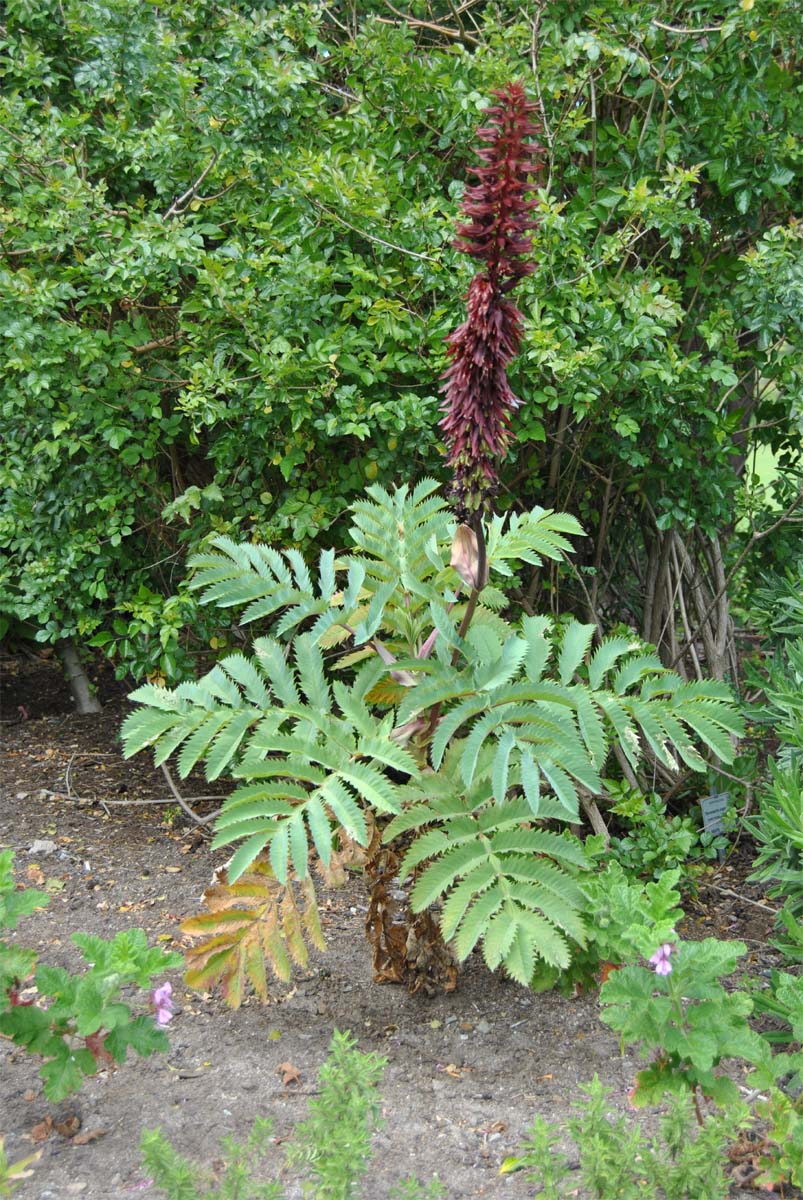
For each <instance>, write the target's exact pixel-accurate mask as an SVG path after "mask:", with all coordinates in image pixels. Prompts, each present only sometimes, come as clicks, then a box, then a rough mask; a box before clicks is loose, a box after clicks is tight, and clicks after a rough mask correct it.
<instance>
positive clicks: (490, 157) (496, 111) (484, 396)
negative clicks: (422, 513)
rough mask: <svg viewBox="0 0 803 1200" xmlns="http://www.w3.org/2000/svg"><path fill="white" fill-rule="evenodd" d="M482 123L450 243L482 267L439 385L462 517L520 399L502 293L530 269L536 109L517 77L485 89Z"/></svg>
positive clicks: (483, 482) (490, 473) (488, 488)
mask: <svg viewBox="0 0 803 1200" xmlns="http://www.w3.org/2000/svg"><path fill="white" fill-rule="evenodd" d="M493 94H494V96H496V98H497V100H498V101H499V103H498V104H494V105H493V106H492V107H491V108H489V109H486V111H485V116H486V117H487V119H488V123H487V125H486V126H483V128H481V129H479V130H478V131H477V136H478V138H479V139H480V140H481V141H483V142H486V143H487V145H485V146H481V147H479V148H477V151H476V153H477V157H478V158H479V159H480V163H481V164H482V165H480V166H478V167H472V168H470V170H471V171H472V174H474V175H476V176H477V178H478V179H479V183H477V184H472V185H471V186H469V187H467V188H466V192H465V198H464V200H463V204H462V209H461V211H462V213H463V215H464V216H465V217H467V218H468V221H467V222H466V223H465V224H462V225H459V226H458V229H457V235H458V236H457V238H456V239H455V242H454V245H455V247H456V248H457V249H458V250H462V251H463V253H465V254H470V255H471V256H472V258H476V259H479V261H480V262H482V263H484V264H485V266H484V268H483V269H482V270H481V271H479V272H478V274H477V275H475V276H474V278H473V279H472V281H471V284H470V285H469V289H468V296H467V298H466V299H467V309H468V312H467V317H466V320H465V321H464V323H463V324H462V325H460V326H459V328H457V329H456V330H455V331H454V333H452V334H450V335H449V337H448V338H447V339H446V341H447V345H448V348H449V356H450V358H451V359H452V362H451V365H450V366H449V367H448V369H447V370H446V371H445V372H444V375H443V378H444V379H445V380H446V383H445V385H444V386H443V388H442V391H443V392H444V394H445V396H446V399H445V401H444V404H443V410H444V412H445V414H446V415H445V416H444V418H443V420H442V421H441V422H440V425H441V428H442V429H443V431H444V434H445V437H446V441H447V442H448V444H449V463H450V465H451V467H452V469H453V471H454V483H453V495H454V501H455V509H456V511H457V514H458V517H459V518H460V520H461V521H468V520H469V518H470V515H471V514H473V513H476V512H478V511H479V510H481V509H482V507H483V504H484V501H485V500H486V498H488V497H489V496H491V495H492V494H493V492H494V490H495V486H496V480H497V473H496V460H498V459H500V458H502V457H503V455H504V454H505V452H506V450H507V447H508V443H509V440H510V414H511V412H512V411H513V410H514V409H515V408H516V407H517V406H518V403H519V401H518V400H517V398H516V396H515V395H514V394H513V391H512V390H511V387H510V384H509V383H508V380H507V374H506V368H507V364H508V363H509V362H510V361H511V359H512V358H514V357H515V355H516V353H517V352H518V349H519V345H520V342H521V326H522V315H521V313H520V312H519V310H518V309H517V308H516V306H515V304H513V303H512V302H511V301H510V300H507V299H505V294H506V293H507V292H509V291H510V290H511V288H514V287H515V286H516V284H517V283H518V282H519V280H520V279H522V278H523V277H524V276H525V275H529V274H531V272H532V271H534V270H535V264H534V263H533V261H532V259H531V257H530V255H531V254H532V243H531V240H530V230H532V229H533V228H534V227H535V224H536V222H535V221H534V220H533V218H532V211H533V208H534V201H532V200H530V199H528V197H527V193H528V191H529V189H530V183H529V176H530V175H531V174H533V172H534V171H535V169H536V168H535V163H534V161H533V156H534V155H535V154H536V153H538V152H539V151H540V149H541V147H540V146H538V145H536V144H535V143H534V142H531V141H529V140H528V139H530V138H532V137H533V135H534V134H535V133H537V127H536V126H535V125H534V124H533V122H532V121H531V120H530V114H531V113H532V112H533V111H534V110H535V105H534V104H531V103H530V102H529V101H528V100H527V97H526V94H525V91H524V88H523V87H522V85H521V84H520V83H511V84H508V86H507V87H506V88H502V89H500V90H499V91H496V92H494V93H493Z"/></svg>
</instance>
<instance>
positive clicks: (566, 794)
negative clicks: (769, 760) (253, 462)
mask: <svg viewBox="0 0 803 1200" xmlns="http://www.w3.org/2000/svg"><path fill="white" fill-rule="evenodd" d="M353 516H354V526H353V529H352V543H353V545H354V550H353V551H349V552H347V553H345V554H343V555H342V556H340V557H338V558H336V557H335V555H334V553H333V552H332V551H323V552H322V553H321V555H320V558H319V561H318V566H317V571H316V572H314V573H313V572H312V571H310V569H309V568H308V566H307V564H306V563H305V561H304V559H303V557H302V556H301V554H300V553H299V552H298V551H296V550H289V551H286V552H285V553H284V554H282V553H280V552H279V551H277V550H275V549H273V548H271V547H268V546H260V545H254V544H250V543H246V544H237V543H234V542H233V541H231V540H230V539H218V540H217V541H216V542H215V544H214V546H213V547H211V548H210V550H209V551H207V552H206V553H205V554H203V555H200V556H197V557H196V558H195V559H194V565H195V568H196V571H197V575H196V576H195V578H194V579H193V581H192V586H193V588H195V589H198V590H200V591H201V598H202V601H203V602H204V603H207V604H215V605H217V606H220V607H223V608H229V607H237V608H242V609H244V619H245V620H246V621H248V620H257V619H258V620H260V621H262V622H264V621H267V620H268V619H270V620H271V622H272V625H271V627H270V633H271V636H261V637H257V638H256V639H255V641H254V643H253V653H252V654H250V655H245V654H236V655H229V656H227V657H226V658H224V659H223V660H222V661H221V662H220V663H219V664H218V665H217V666H216V667H214V668H213V670H212V671H210V672H209V673H208V674H207V675H205V676H204V677H203V678H202V679H200V680H199V681H198V682H187V683H183V684H181V685H179V687H177V688H175V689H172V690H171V689H168V688H164V687H156V686H153V685H146V686H144V687H142V688H140V689H138V690H137V691H136V692H135V693H134V694H133V697H132V698H133V699H134V700H135V701H136V702H137V703H138V705H139V707H138V708H137V709H135V711H134V712H133V713H132V714H131V715H130V716H129V717H128V718H127V719H126V721H125V723H124V726H123V731H122V736H123V742H124V747H125V753H126V755H129V756H130V755H131V754H134V753H136V752H137V751H139V750H141V749H143V748H144V747H146V746H151V747H153V751H154V756H155V761H156V762H157V763H160V762H164V761H165V760H166V759H167V758H168V757H169V756H170V755H171V754H174V753H177V754H178V768H179V771H180V773H181V774H182V775H186V774H187V773H188V772H189V771H190V770H191V769H192V768H193V767H194V766H195V765H196V764H198V763H200V762H202V763H203V764H204V767H205V770H206V773H207V776H208V777H209V778H217V777H218V776H220V775H221V774H222V773H224V772H228V773H230V774H232V775H233V776H234V777H235V778H236V779H237V780H239V781H240V786H238V787H237V789H236V790H235V791H234V792H233V793H232V795H231V796H230V797H229V798H228V799H227V800H226V802H225V804H224V806H223V811H222V813H221V815H220V817H219V818H218V821H217V824H216V829H215V840H214V845H215V846H224V845H230V844H231V843H233V842H240V843H241V844H240V846H239V847H238V849H237V850H236V851H235V853H234V856H233V858H232V860H231V863H230V866H229V880H230V881H231V883H235V882H236V881H237V879H238V878H239V877H241V876H242V873H243V872H244V871H245V870H246V869H247V868H248V867H249V866H250V864H252V863H253V862H254V861H255V859H256V858H257V856H258V855H260V854H261V853H262V852H263V851H264V850H265V849H267V850H268V854H269V859H270V865H271V868H272V872H273V876H274V877H275V881H276V882H277V883H278V884H279V885H281V886H284V885H286V884H287V881H288V878H289V876H290V873H291V872H292V873H293V874H294V876H295V877H297V878H298V879H299V880H302V881H303V880H305V879H306V878H307V874H308V856H309V853H310V850H311V849H312V850H313V851H314V854H315V856H316V857H317V858H318V859H319V860H320V862H321V863H322V864H323V866H324V867H326V866H328V864H329V862H330V859H331V854H332V839H333V835H334V834H335V832H336V831H340V833H341V834H342V835H344V836H345V837H347V838H348V839H351V840H353V841H354V842H356V843H357V844H358V845H360V846H363V847H367V846H368V843H369V837H370V834H369V828H372V827H373V822H374V821H375V820H376V821H377V822H378V823H379V824H380V827H381V828H382V836H383V838H384V840H385V842H386V843H390V842H393V841H395V840H397V839H401V838H404V839H405V842H404V844H405V852H404V857H403V861H402V865H401V874H402V877H407V876H408V875H414V876H415V881H414V885H413V888H412V891H411V904H412V908H413V911H414V912H422V911H423V910H425V909H426V908H428V907H429V906H430V905H432V904H434V903H435V902H439V903H442V904H443V908H442V911H441V930H442V933H443V936H444V938H446V939H447V940H448V939H453V941H454V947H455V950H456V953H457V955H458V957H459V958H460V959H463V958H465V957H466V956H467V955H468V954H469V953H470V952H471V950H472V949H473V948H474V947H475V946H476V945H480V944H481V945H482V949H483V953H484V956H485V959H486V962H487V963H488V965H489V966H490V967H491V968H496V967H498V966H500V965H502V966H504V967H505V969H506V970H507V971H508V973H509V974H511V975H512V976H513V977H514V978H515V979H517V980H519V981H520V982H522V983H528V982H529V981H530V980H531V978H532V976H533V974H534V971H535V969H536V964H537V963H538V962H539V961H543V962H545V963H546V964H548V965H551V966H552V967H555V968H558V969H561V970H563V969H565V968H567V967H568V965H569V961H570V951H569V944H570V942H573V943H575V944H577V945H578V946H581V947H582V946H583V945H584V944H585V941H586V929H585V923H584V921H583V919H582V916H581V913H582V909H583V895H582V892H581V891H580V889H579V885H578V879H577V876H578V874H579V873H580V872H581V871H582V870H583V869H584V868H585V866H586V862H585V855H584V852H583V848H582V846H581V844H580V843H579V842H578V840H577V839H576V838H575V837H573V836H572V835H571V834H570V833H569V832H568V831H567V830H566V828H565V827H566V825H568V824H569V823H571V822H576V821H577V820H578V819H579V789H586V790H587V791H588V792H589V793H592V794H594V793H597V794H598V793H599V792H601V790H602V787H603V784H602V772H603V770H604V767H605V764H606V761H607V759H608V756H609V754H610V752H611V750H612V748H614V747H616V748H617V750H618V751H620V752H621V753H622V754H623V755H624V756H625V757H626V759H627V760H628V761H629V762H630V763H631V764H632V765H633V766H634V767H636V766H637V765H638V763H639V761H640V760H641V758H642V756H643V755H644V754H648V755H650V756H653V757H654V758H655V759H656V760H657V761H659V762H660V763H662V764H663V765H664V767H665V768H667V769H670V770H675V769H676V768H677V766H678V763H679V762H680V761H682V762H684V763H685V764H686V765H688V766H690V767H691V768H692V769H695V768H702V767H703V766H704V759H703V758H702V756H701V754H700V751H699V749H698V748H697V747H698V744H702V745H703V746H704V747H705V748H706V750H707V752H709V753H713V754H715V755H717V756H718V757H719V758H721V759H723V760H725V761H730V759H731V757H732V753H733V748H732V736H733V735H734V734H737V733H738V732H739V730H740V727H741V726H740V720H739V717H738V714H737V713H736V712H735V710H734V708H733V705H732V703H731V700H730V696H729V693H728V691H727V689H725V688H724V687H723V686H722V685H719V684H716V683H712V682H705V681H704V682H699V683H685V682H683V681H682V680H681V679H680V678H679V676H677V675H676V674H674V673H673V672H671V671H668V670H666V669H665V668H664V667H662V665H661V663H660V662H659V661H658V660H657V659H656V658H655V657H654V655H651V654H649V653H646V652H645V650H644V649H643V647H641V645H640V644H639V643H637V642H634V641H632V640H627V639H625V638H621V637H618V638H607V639H603V640H602V641H601V642H600V644H599V645H598V646H597V647H596V648H595V649H594V650H593V651H591V650H590V643H591V638H592V633H593V627H592V626H589V625H583V624H581V623H580V622H578V621H574V620H569V621H566V622H564V623H562V624H560V625H558V624H556V623H553V622H551V621H549V620H548V619H547V618H545V617H535V616H524V617H522V618H520V619H519V620H518V621H515V620H506V619H504V618H503V617H502V616H501V615H500V614H499V612H498V609H499V608H500V607H501V605H502V603H503V600H502V598H501V596H500V593H499V592H498V590H497V588H496V586H495V580H497V579H498V577H499V576H500V575H501V576H502V577H507V576H509V575H510V573H511V571H512V570H513V569H514V568H515V564H517V563H520V562H521V561H522V560H524V561H526V562H528V563H536V561H541V560H543V559H544V558H548V559H560V558H561V556H562V555H563V554H564V552H565V550H566V549H567V547H568V542H567V540H566V536H565V535H566V534H569V533H573V532H574V533H576V532H578V527H577V525H576V522H575V521H574V520H573V519H572V518H571V517H567V516H566V515H565V514H559V513H558V514H556V513H551V512H548V511H544V510H541V509H534V510H533V511H532V512H530V513H526V514H524V515H523V516H520V517H513V518H510V519H506V518H502V517H495V518H493V519H492V520H491V522H490V523H489V526H488V528H487V531H486V537H485V544H486V547H487V566H488V571H489V574H490V584H489V586H488V587H486V588H483V589H474V590H472V591H471V593H470V595H468V596H466V594H465V593H466V585H465V583H464V581H463V578H462V576H461V575H460V574H458V572H457V571H456V570H455V568H453V567H452V566H451V565H450V562H451V559H450V546H451V543H452V538H453V535H454V529H453V526H452V524H451V522H450V518H449V514H448V511H447V510H446V507H445V503H444V501H443V499H442V498H441V497H440V496H439V495H438V494H437V488H436V485H435V484H434V483H433V482H432V481H423V482H422V483H420V484H418V486H417V487H416V488H414V489H413V490H412V491H408V489H407V488H406V487H402V488H399V489H397V490H396V491H395V492H392V493H391V492H388V491H386V490H385V489H383V488H380V487H378V486H374V487H371V488H369V489H368V493H367V497H366V499H365V500H362V501H359V502H357V503H356V504H355V505H354V508H353ZM301 630H303V632H302V631H301ZM338 645H339V646H340V648H341V655H340V659H339V661H338V660H337V659H336V658H334V657H333V656H331V655H330V653H329V651H330V649H331V648H332V647H333V646H338ZM324 652H326V653H324ZM561 825H562V826H563V827H564V829H563V831H562V832H561V831H560V826H561ZM410 835H413V836H412V839H411V836H410ZM400 844H401V843H400ZM309 904H310V897H309V896H308V897H307V905H308V908H309ZM231 919H232V920H234V919H235V918H234V917H232V918H231ZM210 948H211V944H210ZM238 953H239V952H238ZM239 961H240V967H239V968H238V982H237V983H236V985H235V987H234V991H233V994H234V995H239V994H240V988H241V985H242V980H241V979H240V976H239V973H240V972H241V971H244V970H245V965H244V960H243V959H242V957H241V956H240V958H239ZM230 982H231V980H230ZM252 982H253V981H252Z"/></svg>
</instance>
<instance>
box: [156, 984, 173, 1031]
mask: <svg viewBox="0 0 803 1200" xmlns="http://www.w3.org/2000/svg"><path fill="white" fill-rule="evenodd" d="M172 995H173V988H172V986H171V985H170V984H169V983H163V984H162V986H161V987H158V988H154V989H153V991H152V992H151V1006H152V1007H153V1010H154V1012H155V1013H156V1024H157V1025H167V1024H169V1022H170V1021H171V1020H172V1017H173V1001H172V999H171V997H172Z"/></svg>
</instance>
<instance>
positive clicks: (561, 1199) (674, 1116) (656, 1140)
mask: <svg viewBox="0 0 803 1200" xmlns="http://www.w3.org/2000/svg"><path fill="white" fill-rule="evenodd" d="M580 1090H581V1091H582V1092H583V1093H584V1099H583V1100H582V1101H581V1102H580V1103H578V1104H577V1105H576V1107H575V1115H574V1116H572V1117H571V1118H570V1120H569V1121H568V1122H567V1125H568V1131H569V1133H570V1135H571V1137H572V1139H573V1141H574V1144H575V1147H576V1151H577V1157H578V1158H579V1169H580V1170H579V1173H580V1179H581V1181H582V1183H583V1186H584V1188H585V1189H587V1194H588V1195H589V1196H591V1197H594V1198H595V1200H612V1198H613V1197H617V1198H620V1200H641V1198H644V1200H659V1197H660V1200H692V1198H693V1200H720V1197H722V1196H723V1195H724V1194H725V1191H726V1186H727V1184H726V1177H725V1170H724V1165H725V1150H726V1148H727V1145H728V1143H729V1141H730V1140H731V1139H732V1137H733V1132H734V1125H735V1124H736V1123H737V1122H738V1118H737V1117H736V1114H735V1113H734V1112H732V1111H731V1112H727V1113H723V1114H721V1115H720V1116H718V1117H715V1118H713V1119H710V1120H709V1121H707V1122H706V1124H705V1126H704V1127H703V1128H702V1129H699V1130H697V1132H696V1136H695V1135H694V1133H693V1130H694V1115H693V1110H692V1105H691V1100H690V1098H689V1097H688V1096H681V1097H674V1098H673V1099H672V1101H671V1104H670V1107H669V1111H668V1112H667V1113H665V1114H664V1116H662V1118H661V1120H660V1124H659V1130H658V1134H657V1135H653V1136H650V1135H648V1134H646V1133H644V1132H643V1131H642V1129H641V1127H640V1125H638V1124H636V1125H633V1124H632V1123H631V1122H629V1121H627V1120H626V1119H625V1118H624V1117H621V1116H614V1115H612V1114H611V1112H610V1100H609V1097H610V1095H611V1089H610V1088H606V1087H603V1085H602V1084H601V1083H600V1081H599V1079H598V1078H597V1076H596V1075H595V1076H594V1079H593V1080H592V1082H591V1083H589V1084H585V1085H584V1086H582V1087H581V1089H580ZM562 1134H563V1130H562V1129H560V1128H559V1127H558V1126H557V1125H551V1124H549V1123H548V1122H547V1121H545V1120H544V1118H543V1117H537V1118H536V1120H535V1121H534V1123H533V1126H532V1129H531V1130H530V1134H529V1138H528V1141H527V1142H526V1143H525V1145H524V1148H523V1153H522V1154H520V1155H516V1156H515V1157H513V1158H509V1159H506V1160H505V1162H504V1163H503V1164H502V1170H503V1172H510V1171H517V1170H522V1169H526V1170H527V1179H528V1181H529V1182H531V1183H533V1184H534V1185H536V1186H538V1185H540V1191H539V1192H538V1195H539V1197H541V1198H542V1200H566V1198H567V1197H569V1196H573V1195H576V1194H577V1191H576V1182H577V1175H576V1173H575V1171H574V1170H572V1169H571V1167H570V1166H569V1162H568V1160H567V1159H566V1158H565V1156H564V1155H563V1154H562V1153H560V1152H559V1150H558V1146H559V1145H560V1144H561V1143H562Z"/></svg>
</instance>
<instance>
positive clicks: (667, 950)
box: [650, 942, 675, 975]
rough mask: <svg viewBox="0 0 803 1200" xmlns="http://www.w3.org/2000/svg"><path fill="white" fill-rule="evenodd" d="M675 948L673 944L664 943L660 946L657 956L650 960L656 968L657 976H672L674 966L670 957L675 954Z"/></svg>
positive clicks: (654, 955)
mask: <svg viewBox="0 0 803 1200" xmlns="http://www.w3.org/2000/svg"><path fill="white" fill-rule="evenodd" d="M674 950H675V947H674V946H673V945H672V943H671V942H664V944H663V946H659V947H658V949H657V950H656V951H655V954H653V955H652V957H651V958H650V962H651V963H652V965H653V966H654V967H655V974H656V975H671V974H672V964H671V962H670V961H669V957H670V955H671V954H673V953H674Z"/></svg>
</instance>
